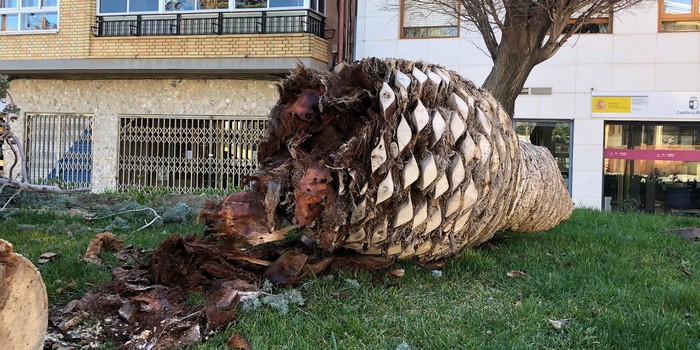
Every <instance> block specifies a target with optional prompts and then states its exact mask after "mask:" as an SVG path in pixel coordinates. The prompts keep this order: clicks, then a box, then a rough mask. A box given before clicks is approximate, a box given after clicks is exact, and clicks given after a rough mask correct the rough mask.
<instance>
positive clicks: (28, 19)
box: [19, 12, 58, 30]
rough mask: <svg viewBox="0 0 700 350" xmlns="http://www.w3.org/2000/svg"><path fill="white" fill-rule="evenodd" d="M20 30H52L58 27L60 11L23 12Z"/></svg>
mask: <svg viewBox="0 0 700 350" xmlns="http://www.w3.org/2000/svg"><path fill="white" fill-rule="evenodd" d="M19 29H20V30H51V29H58V13H56V12H45V13H23V14H22V17H21V23H20V28H19Z"/></svg>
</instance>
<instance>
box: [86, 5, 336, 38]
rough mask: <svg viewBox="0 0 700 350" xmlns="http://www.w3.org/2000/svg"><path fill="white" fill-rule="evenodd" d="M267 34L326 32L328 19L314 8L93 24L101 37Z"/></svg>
mask: <svg viewBox="0 0 700 350" xmlns="http://www.w3.org/2000/svg"><path fill="white" fill-rule="evenodd" d="M268 33H310V34H315V35H317V36H320V37H324V36H326V35H327V33H326V29H325V18H324V17H323V16H320V15H318V14H316V13H313V12H311V11H293V12H285V11H270V12H267V11H262V12H247V13H223V12H219V13H211V14H175V15H171V14H154V15H131V16H129V15H127V16H111V15H110V16H98V18H97V24H96V25H95V27H94V34H95V36H100V37H110V36H154V35H158V36H160V35H221V34H268ZM331 34H332V33H331ZM328 35H330V34H328Z"/></svg>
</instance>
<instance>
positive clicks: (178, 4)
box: [165, 0, 195, 11]
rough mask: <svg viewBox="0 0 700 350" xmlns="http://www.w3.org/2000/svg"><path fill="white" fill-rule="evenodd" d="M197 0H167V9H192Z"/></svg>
mask: <svg viewBox="0 0 700 350" xmlns="http://www.w3.org/2000/svg"><path fill="white" fill-rule="evenodd" d="M194 1H195V0H165V11H192V10H194Z"/></svg>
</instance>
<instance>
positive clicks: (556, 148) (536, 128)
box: [515, 119, 573, 193]
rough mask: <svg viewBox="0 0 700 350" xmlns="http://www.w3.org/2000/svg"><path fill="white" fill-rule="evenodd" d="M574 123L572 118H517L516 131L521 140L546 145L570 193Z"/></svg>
mask: <svg viewBox="0 0 700 350" xmlns="http://www.w3.org/2000/svg"><path fill="white" fill-rule="evenodd" d="M572 124H573V123H572V121H570V120H527V119H518V120H515V131H516V133H517V135H518V139H520V141H523V142H527V143H531V144H533V145H537V146H542V147H545V148H547V149H548V150H549V151H550V152H551V153H552V155H553V156H554V159H555V160H556V161H557V165H559V171H561V176H562V178H564V182H565V183H566V187H567V188H568V189H569V193H571V150H572V147H571V131H572V130H571V128H572Z"/></svg>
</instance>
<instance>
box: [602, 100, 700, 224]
mask: <svg viewBox="0 0 700 350" xmlns="http://www.w3.org/2000/svg"><path fill="white" fill-rule="evenodd" d="M690 103H693V100H691V102H690ZM604 144H605V148H604V155H605V158H604V171H605V175H604V191H603V193H604V206H605V208H606V209H608V210H622V211H628V210H641V211H646V212H649V213H678V214H683V215H698V214H700V183H699V182H698V181H699V180H700V161H699V160H700V125H697V124H680V123H664V124H661V123H642V122H620V123H612V122H610V123H606V125H605V143H604Z"/></svg>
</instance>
